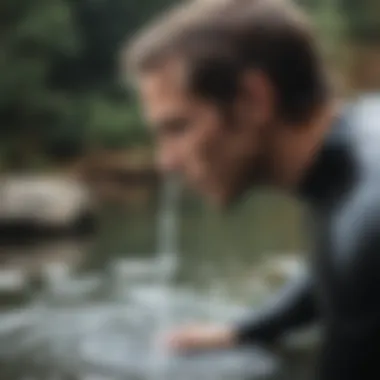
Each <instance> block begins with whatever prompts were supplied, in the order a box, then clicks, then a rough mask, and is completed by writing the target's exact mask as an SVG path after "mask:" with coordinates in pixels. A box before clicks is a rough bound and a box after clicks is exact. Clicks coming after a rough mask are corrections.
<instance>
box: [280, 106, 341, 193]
mask: <svg viewBox="0 0 380 380" xmlns="http://www.w3.org/2000/svg"><path fill="white" fill-rule="evenodd" d="M339 108H340V107H339V104H337V103H336V102H334V103H330V104H328V105H327V106H324V107H323V108H321V109H320V110H319V111H318V112H317V113H316V114H315V116H314V117H313V119H312V120H311V121H310V122H309V123H307V124H304V125H297V126H287V127H285V128H282V131H283V132H282V133H281V135H279V136H277V139H276V142H275V149H274V151H275V152H276V156H275V157H274V167H275V168H274V171H275V173H274V177H275V178H276V185H277V186H279V187H281V188H283V189H285V190H287V191H292V189H295V188H297V186H298V184H299V183H300V182H301V181H302V178H303V177H304V176H305V173H306V172H307V170H308V168H309V167H310V166H311V165H312V163H313V161H314V159H315V157H316V155H317V153H318V152H319V150H320V148H321V146H322V145H323V141H324V138H325V136H326V134H327V133H328V132H329V130H330V128H331V125H332V124H333V120H334V118H335V117H336V115H337V114H338V112H339Z"/></svg>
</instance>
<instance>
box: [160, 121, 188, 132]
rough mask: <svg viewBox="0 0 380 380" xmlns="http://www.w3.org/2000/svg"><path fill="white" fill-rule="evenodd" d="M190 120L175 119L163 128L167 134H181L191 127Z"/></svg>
mask: <svg viewBox="0 0 380 380" xmlns="http://www.w3.org/2000/svg"><path fill="white" fill-rule="evenodd" d="M189 125H190V123H189V121H188V120H173V121H171V122H170V123H166V124H165V126H164V128H163V130H164V134H166V135H180V134H183V133H185V132H186V130H187V129H188V128H189Z"/></svg>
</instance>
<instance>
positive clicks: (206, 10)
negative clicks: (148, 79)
mask: <svg viewBox="0 0 380 380" xmlns="http://www.w3.org/2000/svg"><path fill="white" fill-rule="evenodd" d="M172 58H177V59H180V60H182V62H184V63H185V65H186V69H187V70H188V71H187V75H188V77H187V78H188V86H189V87H190V90H191V91H192V92H193V93H194V94H196V95H199V96H202V97H203V98H207V99H210V100H212V101H215V102H217V103H219V104H221V105H223V104H224V105H228V104H229V103H230V102H231V101H233V99H234V97H235V96H236V94H237V92H238V90H239V84H240V80H241V76H242V74H243V73H244V72H247V71H249V70H252V69H253V70H258V71H261V72H263V73H264V74H265V75H266V76H267V77H268V78H269V80H270V81H271V84H272V85H273V86H274V88H275V91H276V96H277V107H278V112H279V115H280V117H282V118H283V119H284V120H286V121H287V122H293V123H297V122H304V121H306V120H307V119H309V118H310V117H311V116H312V115H313V113H314V112H315V111H316V109H317V108H318V107H319V106H321V105H322V104H324V102H326V100H327V99H328V98H329V92H330V91H329V86H328V79H327V76H326V73H325V68H324V64H323V62H322V58H321V54H320V52H319V47H318V44H317V41H316V40H315V38H314V33H313V31H312V27H311V25H310V24H309V22H308V19H307V18H306V17H305V16H304V15H303V13H302V12H300V10H299V9H298V8H296V7H295V6H294V5H293V4H291V3H288V2H287V1H286V0H203V1H201V0H196V1H188V2H185V3H182V4H181V5H179V6H177V7H175V8H174V9H171V10H170V11H169V12H167V13H165V14H164V15H163V16H162V17H161V18H159V19H158V20H156V22H155V23H153V25H151V26H150V27H149V28H148V29H146V30H145V31H143V32H142V33H141V34H140V35H138V36H137V37H136V38H135V39H134V40H133V41H132V44H131V46H130V48H129V49H128V50H127V64H128V66H129V69H130V70H131V74H132V75H133V76H136V75H137V76H138V75H141V74H144V73H146V72H149V71H153V70H156V69H159V68H160V67H161V65H164V64H165V63H167V62H168V60H169V59H172Z"/></svg>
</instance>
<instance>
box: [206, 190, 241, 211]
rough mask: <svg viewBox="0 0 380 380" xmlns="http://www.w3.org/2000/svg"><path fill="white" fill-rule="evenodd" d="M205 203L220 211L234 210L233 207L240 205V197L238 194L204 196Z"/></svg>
mask: <svg viewBox="0 0 380 380" xmlns="http://www.w3.org/2000/svg"><path fill="white" fill-rule="evenodd" d="M205 198H206V201H207V202H208V203H209V204H211V206H213V207H215V208H217V209H218V210H220V211H223V212H224V211H228V210H230V209H232V208H234V206H235V205H237V204H238V203H240V200H241V196H240V195H239V194H221V193H219V194H215V193H214V194H206V195H205Z"/></svg>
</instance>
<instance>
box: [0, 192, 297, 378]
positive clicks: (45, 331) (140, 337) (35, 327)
mask: <svg viewBox="0 0 380 380" xmlns="http://www.w3.org/2000/svg"><path fill="white" fill-rule="evenodd" d="M166 196H167V197H168V198H165V197H166ZM168 200H169V201H168ZM173 201H174V195H173V194H172V195H170V189H169V190H166V192H164V198H163V200H162V202H161V205H162V209H161V211H160V212H159V213H158V215H155V216H156V217H158V219H159V223H158V224H159V226H160V228H159V229H158V230H159V234H158V235H159V236H158V239H157V236H156V235H155V232H156V231H157V228H153V226H156V223H155V221H154V218H153V215H152V213H150V214H149V215H146V214H141V213H138V211H136V212H135V213H134V211H133V210H129V213H128V214H127V215H124V219H123V218H122V216H121V214H122V213H121V212H119V213H118V211H119V210H114V212H111V213H109V214H107V215H105V217H104V229H103V231H101V232H100V234H99V236H97V237H96V238H95V240H94V241H92V242H91V243H89V242H75V241H58V242H56V243H49V244H50V245H49V246H47V245H44V244H40V245H36V246H34V247H28V248H27V249H26V250H25V251H26V252H25V253H23V252H20V250H21V248H17V249H18V250H19V252H18V253H17V254H16V253H14V254H12V253H11V251H12V249H16V248H12V249H10V248H8V250H9V254H8V259H7V260H5V264H4V265H3V268H5V269H4V271H3V272H0V303H1V305H2V306H3V308H2V310H3V311H2V313H1V314H0V361H1V363H0V367H1V373H0V379H1V380H23V379H31V380H32V379H33V380H34V379H35V380H45V379H49V380H50V379H57V380H65V379H78V380H79V379H104V380H105V379H115V380H116V379H126V380H134V379H136V380H137V379H142V380H143V379H146V380H151V379H154V380H158V379H160V380H161V379H162V380H176V379H178V380H187V379H189V380H190V379H191V380H193V379H194V378H197V377H199V378H204V379H205V380H213V379H215V380H216V379H218V380H219V379H226V380H240V379H241V380H243V379H251V380H255V379H276V380H277V379H280V377H279V376H280V374H281V375H282V374H283V371H280V372H281V373H280V372H278V368H277V366H278V365H279V361H278V360H279V359H278V358H277V357H274V356H272V355H271V354H269V353H268V352H264V351H261V350H260V349H259V348H254V349H250V350H249V351H241V352H224V353H222V352H218V353H208V354H202V355H196V354H193V355H191V356H186V357H179V356H174V355H173V354H170V353H167V352H165V351H164V350H163V349H162V347H160V346H159V345H158V344H157V342H158V341H159V340H158V339H157V338H158V337H159V336H160V334H162V332H163V331H165V330H166V329H168V328H170V327H171V326H174V325H177V324H182V323H188V322H193V321H200V320H201V321H226V322H227V321H231V320H235V319H236V318H237V317H238V316H240V315H241V314H242V313H244V312H245V311H246V307H247V303H252V302H253V303H254V302H260V300H262V299H263V298H265V297H266V296H267V295H268V293H269V292H272V291H273V284H272V285H271V284H270V283H268V281H266V279H264V278H263V276H261V277H260V274H261V273H264V267H265V266H262V268H263V270H260V268H259V263H260V260H261V258H260V256H259V255H257V254H256V255H255V254H251V255H250V258H249V260H247V256H248V253H247V249H245V250H244V249H242V246H241V245H240V246H239V244H242V242H243V241H244V239H245V238H246V244H247V247H249V249H251V246H250V244H248V243H247V242H248V241H250V239H251V238H252V236H250V235H245V237H244V236H241V237H240V239H239V238H238V240H235V243H236V244H233V243H234V242H233V241H231V240H230V239H229V238H230V237H231V236H232V235H230V236H225V235H223V234H220V233H219V234H217V238H215V236H214V235H213V234H215V230H214V231H212V230H210V229H208V227H207V226H215V223H210V219H207V217H206V218H205V216H204V215H202V214H200V213H199V209H198V210H197V209H196V208H194V207H192V208H190V209H189V210H188V211H187V214H186V213H185V214H186V217H184V216H183V215H181V219H180V220H177V221H176V219H175V218H176V216H175V212H176V211H177V209H178V208H176V207H174V206H173V205H174V202H173ZM166 202H168V203H166ZM277 208H278V207H277ZM181 212H182V213H183V210H182V211H181ZM243 217H244V216H243ZM289 218H293V216H292V215H291V214H289ZM242 220H244V219H242ZM235 222H236V221H235ZM246 222H247V220H245V221H244V225H243V226H241V228H239V231H237V232H238V233H241V232H242V231H243V230H244V228H246V227H247V226H246ZM228 227H229V226H228ZM213 228H214V227H213ZM176 229H178V230H180V233H177V232H176ZM228 229H229V228H228ZM117 231H118V233H117ZM183 231H185V233H183ZM200 233H203V234H206V235H207V237H206V239H205V238H204V237H203V238H202V239H204V240H202V239H200ZM257 236H258V235H256V237H257ZM261 236H264V237H265V234H262V235H261ZM179 238H180V239H179ZM139 239H140V240H139ZM127 240H128V242H127V243H128V244H127V243H126V241H127ZM200 240H202V241H201V244H199V241H200ZM138 241H140V242H142V244H140V246H139V244H138ZM206 241H207V242H211V244H209V245H208V246H207V247H206V245H205V244H204V243H205V242H206ZM216 241H217V242H218V243H219V241H222V242H223V241H225V244H224V246H223V243H221V245H219V244H216V245H214V246H212V244H213V242H214V244H215V242H216ZM147 242H149V244H147ZM233 245H235V250H236V252H235V253H234V254H233V255H229V254H227V252H228V251H229V249H230V248H231V247H232V248H234V247H233ZM138 247H140V248H142V249H140V250H138V249H137V248H138ZM223 248H224V249H223ZM274 248H275V247H274ZM287 248H288V249H289V248H292V245H291V244H290V245H289V246H288V247H287ZM49 250H50V254H48V252H49ZM31 251H34V253H33V252H31ZM178 251H181V253H182V254H181V257H180V259H181V260H179V261H178V258H179V257H177V255H176V254H177V252H178ZM240 251H241V252H240ZM136 252H137V253H136ZM217 252H219V254H220V255H219V256H216V253H217ZM239 252H240V253H239ZM245 255H247V256H245ZM252 256H253V259H252ZM16 258H18V259H16ZM30 263H33V265H30ZM252 264H253V265H252ZM288 267H290V268H292V265H290V266H289V265H288ZM176 269H177V270H176ZM5 270H6V271H5ZM291 271H293V272H294V270H293V269H291V270H290V272H291ZM271 276H272V277H276V275H273V274H271ZM267 277H268V276H267ZM269 277H270V276H269ZM277 277H278V276H277ZM277 277H276V281H277V282H278V281H280V282H281V281H282V280H281V278H280V280H279V279H278V278H277ZM280 277H281V276H280ZM276 286H277V285H276ZM255 300H256V301H255ZM248 301H249V302H248ZM281 379H282V377H281Z"/></svg>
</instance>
